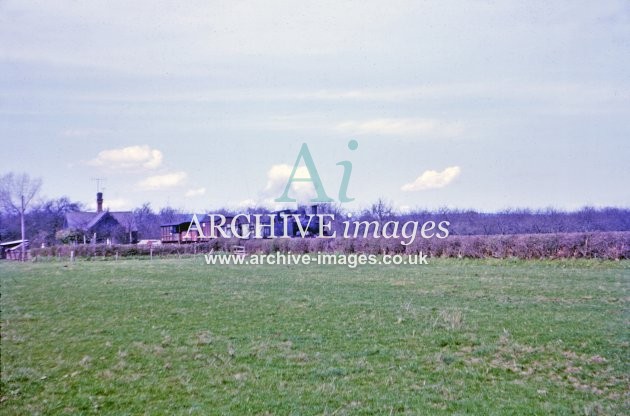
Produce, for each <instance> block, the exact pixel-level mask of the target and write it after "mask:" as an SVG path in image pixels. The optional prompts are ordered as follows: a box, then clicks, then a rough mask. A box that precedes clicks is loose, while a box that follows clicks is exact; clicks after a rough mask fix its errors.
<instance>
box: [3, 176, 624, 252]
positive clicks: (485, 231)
mask: <svg viewBox="0 0 630 416" xmlns="http://www.w3.org/2000/svg"><path fill="white" fill-rule="evenodd" d="M40 185H41V181H40V180H39V179H31V178H30V177H28V175H25V174H13V173H9V174H6V175H2V176H0V241H9V240H18V239H21V238H22V235H24V236H25V237H26V238H27V239H29V240H30V241H31V244H32V245H34V246H38V247H39V246H41V245H42V244H43V245H54V244H58V243H62V242H64V241H65V240H64V234H63V230H64V228H65V217H66V214H67V213H69V212H76V211H82V210H85V207H84V206H83V204H81V203H80V202H76V201H72V200H70V199H69V198H68V197H65V196H62V197H58V198H53V199H47V198H41V197H38V196H39V189H40ZM23 197H24V198H23ZM23 202H24V203H23ZM318 209H319V212H320V213H331V214H335V218H340V219H341V218H347V215H348V212H347V211H346V210H345V209H344V208H343V207H342V206H341V205H339V204H326V205H322V206H320V207H319V208H318ZM132 212H133V218H134V221H135V226H136V228H137V230H138V236H139V238H140V239H158V238H160V225H163V224H171V223H176V222H183V221H187V220H190V213H186V212H182V211H181V210H178V209H175V208H172V207H164V208H161V209H159V210H156V209H154V208H153V207H152V206H151V204H150V203H148V202H147V203H144V204H143V205H141V206H140V207H138V208H135V209H133V210H132ZM212 212H214V213H221V214H224V215H235V214H237V213H261V212H268V210H267V209H266V208H264V207H251V208H248V209H245V210H242V211H239V212H236V211H233V210H229V209H221V210H213V211H212ZM352 214H353V215H352V218H353V219H356V220H361V221H379V222H383V221H392V220H398V221H410V220H413V221H420V222H425V221H431V220H433V221H435V220H439V221H449V222H450V223H451V225H450V227H449V229H450V232H451V235H511V234H540V233H569V232H595V231H630V209H628V208H614V207H608V208H593V207H584V208H582V209H579V210H576V211H562V210H557V209H553V208H548V209H543V210H531V209H510V210H503V211H499V212H493V213H487V212H478V211H474V210H461V209H448V208H444V209H439V210H426V209H413V210H410V211H406V212H399V211H397V210H396V209H394V207H393V204H391V203H390V202H388V201H386V200H384V199H382V198H380V199H378V200H377V201H375V202H374V203H373V204H371V205H370V206H369V207H367V208H365V209H363V210H361V211H359V212H353V213H352ZM22 231H24V232H22Z"/></svg>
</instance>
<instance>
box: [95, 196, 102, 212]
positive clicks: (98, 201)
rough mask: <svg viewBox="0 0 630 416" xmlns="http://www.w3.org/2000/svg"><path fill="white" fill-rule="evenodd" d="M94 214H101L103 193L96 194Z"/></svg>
mask: <svg viewBox="0 0 630 416" xmlns="http://www.w3.org/2000/svg"><path fill="white" fill-rule="evenodd" d="M96 212H103V193H102V192H97V193H96Z"/></svg>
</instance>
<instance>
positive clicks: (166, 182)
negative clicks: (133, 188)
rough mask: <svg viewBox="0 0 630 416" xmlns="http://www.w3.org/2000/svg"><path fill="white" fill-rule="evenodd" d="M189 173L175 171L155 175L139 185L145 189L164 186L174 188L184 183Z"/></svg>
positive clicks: (155, 188)
mask: <svg viewBox="0 0 630 416" xmlns="http://www.w3.org/2000/svg"><path fill="white" fill-rule="evenodd" d="M187 177H188V175H187V174H186V172H173V173H167V174H164V175H154V176H149V177H148V178H146V179H144V180H142V181H140V182H139V183H138V186H139V187H140V188H141V189H145V190H157V189H163V188H173V187H175V186H179V185H182V184H183V183H184V181H185V180H186V178H187Z"/></svg>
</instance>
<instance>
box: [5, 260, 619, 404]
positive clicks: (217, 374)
mask: <svg viewBox="0 0 630 416" xmlns="http://www.w3.org/2000/svg"><path fill="white" fill-rule="evenodd" d="M0 279H1V282H2V288H1V290H2V298H1V301H2V302H1V306H2V385H1V387H2V392H1V394H0V400H1V403H0V411H1V412H2V414H6V415H9V414H99V413H100V414H152V415H153V414H199V415H206V414H295V415H297V414H329V415H333V414H335V415H340V414H385V415H388V414H483V415H488V414H506V415H512V414H540V415H547V414H581V415H585V414H586V415H588V414H624V413H625V414H627V413H628V412H630V407H629V400H630V388H629V377H628V374H630V368H629V367H630V366H629V364H628V358H629V357H628V346H629V341H630V339H629V338H630V337H629V331H628V327H629V325H628V318H629V314H628V309H627V307H628V300H629V298H628V287H629V282H630V263H629V262H599V261H557V262H541V261H509V260H504V261H483V260H477V261H468V260H431V261H430V264H429V265H428V266H421V267H418V266H416V267H395V266H389V267H388V266H370V267H359V268H357V269H354V270H351V269H348V268H346V267H343V266H339V267H333V266H329V267H321V268H318V267H313V266H309V267H302V268H299V267H294V266H290V267H287V266H256V267H254V266H252V267H243V266H241V267H239V266H206V265H205V263H204V261H203V259H202V258H196V259H184V260H154V261H148V260H125V261H117V262H115V261H82V262H77V263H74V264H68V263H57V262H49V263H30V264H17V263H8V262H2V263H1V264H0Z"/></svg>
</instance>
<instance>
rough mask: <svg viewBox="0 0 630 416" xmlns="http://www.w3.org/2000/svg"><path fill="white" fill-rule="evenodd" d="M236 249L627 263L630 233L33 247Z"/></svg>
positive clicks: (98, 253)
mask: <svg viewBox="0 0 630 416" xmlns="http://www.w3.org/2000/svg"><path fill="white" fill-rule="evenodd" d="M234 245H244V246H245V248H246V251H247V252H248V253H266V254H268V253H274V252H276V251H281V252H292V253H318V252H337V253H365V254H395V253H399V254H402V253H408V254H412V253H419V252H423V253H424V254H428V255H429V257H457V258H520V259H565V258H567V259H568V258H587V259H605V260H622V259H630V232H592V233H553V234H552V233H547V234H521V235H516V234H515V235H494V236H450V237H448V238H446V239H435V238H432V239H418V240H416V241H415V242H414V243H412V244H411V245H409V246H403V245H402V244H400V241H397V240H393V239H373V238H368V239H364V238H359V239H343V238H332V239H324V238H305V239H301V238H290V239H267V240H262V239H258V240H237V239H223V238H218V239H216V240H213V241H211V242H209V243H199V244H181V245H180V244H164V245H161V246H154V247H153V248H150V247H147V246H137V245H132V244H130V245H104V244H97V245H93V244H86V245H83V244H79V245H58V246H52V247H46V248H33V249H32V250H31V256H32V257H33V258H53V257H69V256H70V253H71V251H74V255H75V256H76V257H82V258H93V257H95V258H98V257H110V258H111V257H115V256H116V255H118V256H120V257H126V256H137V255H149V254H150V253H151V252H152V253H153V255H154V256H170V255H190V254H202V253H208V252H210V251H215V252H218V251H224V252H229V251H230V250H231V248H232V247H233V246H234Z"/></svg>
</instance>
